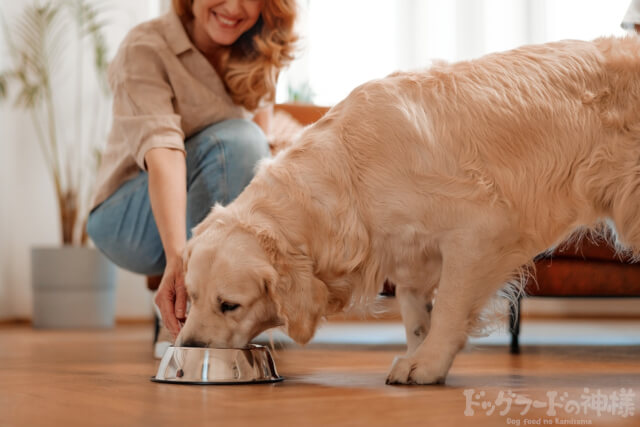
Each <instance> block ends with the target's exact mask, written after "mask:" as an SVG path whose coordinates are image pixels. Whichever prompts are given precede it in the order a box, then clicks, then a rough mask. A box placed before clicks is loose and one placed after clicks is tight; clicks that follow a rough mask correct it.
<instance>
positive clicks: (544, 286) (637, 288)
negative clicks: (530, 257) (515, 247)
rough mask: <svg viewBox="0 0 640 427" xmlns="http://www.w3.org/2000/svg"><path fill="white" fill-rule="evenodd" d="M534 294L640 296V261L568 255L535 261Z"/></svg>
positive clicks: (530, 287) (529, 291)
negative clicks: (630, 261) (636, 262)
mask: <svg viewBox="0 0 640 427" xmlns="http://www.w3.org/2000/svg"><path fill="white" fill-rule="evenodd" d="M535 275H536V280H529V283H527V295H532V296H611V297H613V296H620V297H622V296H640V265H639V264H626V263H621V262H610V261H594V260H589V261H583V260H577V259H569V258H553V259H543V260H540V261H538V262H536V272H535Z"/></svg>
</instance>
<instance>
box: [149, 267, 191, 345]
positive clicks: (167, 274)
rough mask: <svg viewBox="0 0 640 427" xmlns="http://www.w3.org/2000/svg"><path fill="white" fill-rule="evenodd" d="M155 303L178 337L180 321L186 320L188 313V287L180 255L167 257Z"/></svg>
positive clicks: (167, 325)
mask: <svg viewBox="0 0 640 427" xmlns="http://www.w3.org/2000/svg"><path fill="white" fill-rule="evenodd" d="M155 303H156V305H157V306H158V308H159V309H160V314H161V315H162V321H163V322H164V324H165V326H166V327H167V328H168V329H169V331H170V332H171V333H172V334H173V337H174V338H176V337H177V336H178V333H179V332H180V328H181V325H180V322H184V321H185V320H186V313H187V289H186V288H185V285H184V271H183V270H182V259H181V258H180V257H174V258H172V259H167V266H166V267H165V270H164V274H163V275H162V281H161V282H160V287H159V288H158V292H157V293H156V297H155Z"/></svg>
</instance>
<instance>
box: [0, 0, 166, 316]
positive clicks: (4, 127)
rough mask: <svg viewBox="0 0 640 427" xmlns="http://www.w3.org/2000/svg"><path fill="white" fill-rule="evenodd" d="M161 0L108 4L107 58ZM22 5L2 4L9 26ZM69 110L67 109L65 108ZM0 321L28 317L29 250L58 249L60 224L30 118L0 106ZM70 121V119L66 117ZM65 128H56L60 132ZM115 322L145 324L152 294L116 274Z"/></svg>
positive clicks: (137, 279) (0, 62)
mask: <svg viewBox="0 0 640 427" xmlns="http://www.w3.org/2000/svg"><path fill="white" fill-rule="evenodd" d="M160 2H164V3H166V2H165V1H164V0H160V1H158V0H146V1H140V0H136V1H133V2H132V1H126V0H111V1H110V2H108V3H107V4H108V5H109V6H110V7H111V8H112V9H111V12H110V15H109V18H110V25H109V27H108V28H107V34H106V36H107V42H108V45H109V53H110V55H109V57H112V56H113V55H114V54H115V52H116V50H117V46H118V45H119V43H120V41H121V40H122V38H123V37H124V35H125V34H126V32H127V31H128V30H129V29H130V28H131V27H132V26H134V25H135V24H137V23H138V22H141V21H143V20H146V19H149V18H151V17H153V16H156V15H158V13H159V12H160V10H161V8H162V6H161V3H160ZM23 7H24V3H23V2H3V3H2V6H1V9H0V12H1V13H2V16H3V17H4V19H5V20H6V21H7V22H8V23H11V22H12V20H13V19H14V18H15V17H17V16H18V14H19V13H20V12H21V10H22V8H23ZM0 46H2V48H1V49H0V69H4V68H5V67H6V66H7V65H8V64H7V62H6V61H7V60H6V54H5V53H4V52H5V50H4V49H5V47H4V46H5V43H4V33H3V32H0ZM69 108H71V107H69ZM0 112H1V116H0V139H1V143H0V197H1V198H0V200H2V202H0V320H1V319H7V318H29V317H30V316H31V304H32V300H31V287H30V280H31V277H30V255H29V251H30V248H31V247H33V246H40V245H45V246H49V245H58V244H59V241H60V238H59V233H60V231H59V230H60V229H59V224H58V216H57V209H56V203H55V199H54V193H53V186H52V182H51V179H50V177H49V174H48V171H47V170H46V165H45V163H44V160H43V156H42V154H41V152H40V150H39V146H38V144H37V141H36V139H35V133H34V130H33V129H32V124H31V122H30V119H29V116H28V115H27V114H25V113H23V112H20V111H17V110H15V109H13V108H11V105H10V103H7V102H5V103H2V105H0ZM66 116H67V117H69V115H68V114H67V115H66ZM65 125H66V126H68V125H69V123H61V126H63V127H64V126H65ZM117 286H118V287H117V313H116V315H117V316H118V317H119V318H123V317H124V318H146V317H150V316H151V313H152V311H151V310H152V305H151V294H150V292H148V291H147V290H146V286H145V283H144V278H143V277H141V276H137V275H133V274H131V273H128V272H125V271H122V270H119V271H118V276H117Z"/></svg>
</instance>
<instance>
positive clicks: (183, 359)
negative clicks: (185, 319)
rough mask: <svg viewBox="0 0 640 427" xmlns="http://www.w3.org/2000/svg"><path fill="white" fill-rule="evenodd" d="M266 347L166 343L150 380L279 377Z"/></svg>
mask: <svg viewBox="0 0 640 427" xmlns="http://www.w3.org/2000/svg"><path fill="white" fill-rule="evenodd" d="M282 380H283V378H282V377H281V376H279V375H278V372H277V371H276V365H275V363H274V362H273V358H272V357H271V353H270V352H269V349H268V348H266V347H263V346H260V345H254V344H251V345H249V346H248V347H245V348H196V347H169V348H168V349H167V351H166V352H165V353H164V356H162V360H161V361H160V365H159V367H158V373H157V374H156V376H155V377H152V378H151V381H155V382H161V383H175V384H257V383H273V382H278V381H282Z"/></svg>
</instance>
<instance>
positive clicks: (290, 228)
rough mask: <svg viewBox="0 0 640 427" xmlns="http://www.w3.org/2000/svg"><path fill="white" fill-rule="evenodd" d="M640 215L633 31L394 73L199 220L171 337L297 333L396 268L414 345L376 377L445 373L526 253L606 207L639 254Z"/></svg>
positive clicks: (639, 91) (425, 378)
mask: <svg viewBox="0 0 640 427" xmlns="http://www.w3.org/2000/svg"><path fill="white" fill-rule="evenodd" d="M638 212H640V42H639V41H638V40H636V39H635V38H624V39H616V38H603V39H598V40H595V41H594V42H581V41H563V42H558V43H550V44H545V45H540V46H527V47H523V48H520V49H516V50H512V51H508V52H504V53H497V54H492V55H487V56H485V57H482V58H480V59H477V60H474V61H469V62H460V63H456V64H452V65H446V64H438V65H436V66H434V67H432V68H431V69H429V70H427V71H422V72H411V73H396V74H392V75H390V76H389V77H387V78H384V79H381V80H374V81H371V82H368V83H365V84H363V85H362V86H360V87H358V88H356V89H355V90H354V91H353V92H352V93H351V94H350V95H349V96H348V97H347V98H346V99H345V100H344V101H342V102H341V103H340V104H338V105H336V106H335V107H334V108H332V109H331V110H330V111H329V112H328V113H327V115H326V116H325V117H324V118H323V119H322V120H320V121H319V122H318V123H316V124H315V125H313V126H311V127H310V128H308V129H307V130H305V132H304V133H303V134H302V136H301V137H300V139H299V140H298V141H297V142H296V143H295V144H293V146H292V147H290V148H288V149H287V150H285V151H284V152H282V153H280V154H279V155H278V156H276V157H275V158H274V159H273V160H268V161H264V162H263V163H262V164H261V166H260V168H259V171H258V173H257V175H256V177H255V178H254V180H253V181H252V182H251V184H250V185H249V186H248V187H247V189H246V190H245V191H244V192H243V193H242V194H241V195H240V196H239V197H238V198H237V200H235V201H234V202H233V203H231V204H230V205H229V206H227V207H221V206H216V207H215V208H214V209H213V211H212V212H211V214H210V215H209V216H208V217H207V218H206V219H205V220H204V221H203V222H202V223H201V224H200V225H198V226H197V227H196V229H195V230H194V237H193V238H192V239H191V241H190V242H189V243H188V249H187V251H186V253H185V266H186V269H187V275H186V282H187V287H188V289H189V292H190V293H191V294H196V295H198V300H196V301H195V303H194V304H193V305H192V309H191V312H190V314H189V318H188V320H187V322H186V325H185V327H184V329H183V331H182V332H181V334H180V338H179V342H180V341H181V342H183V343H184V342H188V341H189V340H196V341H199V342H201V343H203V344H204V345H211V346H228V345H234V346H239V345H244V344H246V343H247V342H248V341H249V340H250V339H251V338H253V336H255V334H257V333H259V332H260V331H261V330H264V329H265V328H267V327H272V326H277V325H284V326H286V328H287V330H288V333H289V334H290V336H291V337H292V338H294V339H295V340H297V341H299V342H303V343H304V342H306V341H308V340H309V339H310V338H311V337H312V336H313V333H314V331H315V328H316V325H317V323H318V321H319V320H320V319H321V318H322V317H323V316H325V315H327V314H329V313H333V312H338V311H341V310H343V309H345V308H346V307H348V306H349V305H351V304H359V303H365V302H366V301H367V300H368V299H370V298H372V297H374V296H375V295H376V293H377V292H378V290H379V288H380V285H381V284H382V282H383V281H384V279H385V278H389V279H390V280H391V281H393V282H394V283H395V284H396V285H397V286H398V298H399V300H400V304H401V307H402V314H403V318H404V321H405V325H406V328H407V338H408V346H409V351H408V353H407V355H406V356H404V357H399V358H397V359H396V360H395V362H394V364H393V366H392V369H391V372H390V374H389V377H388V379H387V381H388V382H389V383H419V384H430V383H439V382H443V381H444V379H445V377H446V374H447V372H448V370H449V367H450V366H451V363H452V361H453V358H454V356H455V354H456V353H457V352H458V350H459V349H460V348H461V347H462V346H463V345H464V343H465V341H466V338H467V334H468V332H469V330H470V328H471V327H472V326H473V324H474V322H475V321H476V319H477V318H478V316H479V313H480V311H481V310H482V308H483V307H484V306H485V304H486V302H487V301H488V299H489V297H490V296H491V295H493V294H495V293H496V291H497V290H499V289H500V288H501V287H502V286H503V285H504V284H505V283H506V282H508V281H510V280H513V279H514V278H517V277H518V275H519V274H520V273H521V272H522V267H523V266H526V265H528V264H529V263H530V261H531V259H532V258H533V257H534V256H535V255H537V254H539V253H541V252H543V251H545V250H547V249H548V248H551V247H554V246H555V245H557V244H559V243H560V242H562V241H563V240H564V239H566V238H567V237H568V236H569V235H570V234H571V233H572V232H574V231H575V230H577V229H580V228H581V227H593V226H595V225H598V224H600V223H602V221H604V220H610V222H611V223H612V224H614V225H615V233H616V236H617V242H618V243H619V244H620V245H622V246H626V247H628V248H630V249H631V250H632V251H634V253H636V254H637V253H639V252H640V216H639V215H638ZM436 292H437V295H435V303H434V304H433V306H432V305H431V303H432V300H433V299H434V294H435V293H436ZM222 302H233V303H235V304H240V305H239V306H238V307H237V308H236V309H234V310H233V311H226V312H225V313H222V312H221V309H220V307H221V306H220V304H221V303H222ZM431 307H432V308H433V310H431ZM427 308H428V309H427Z"/></svg>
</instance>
